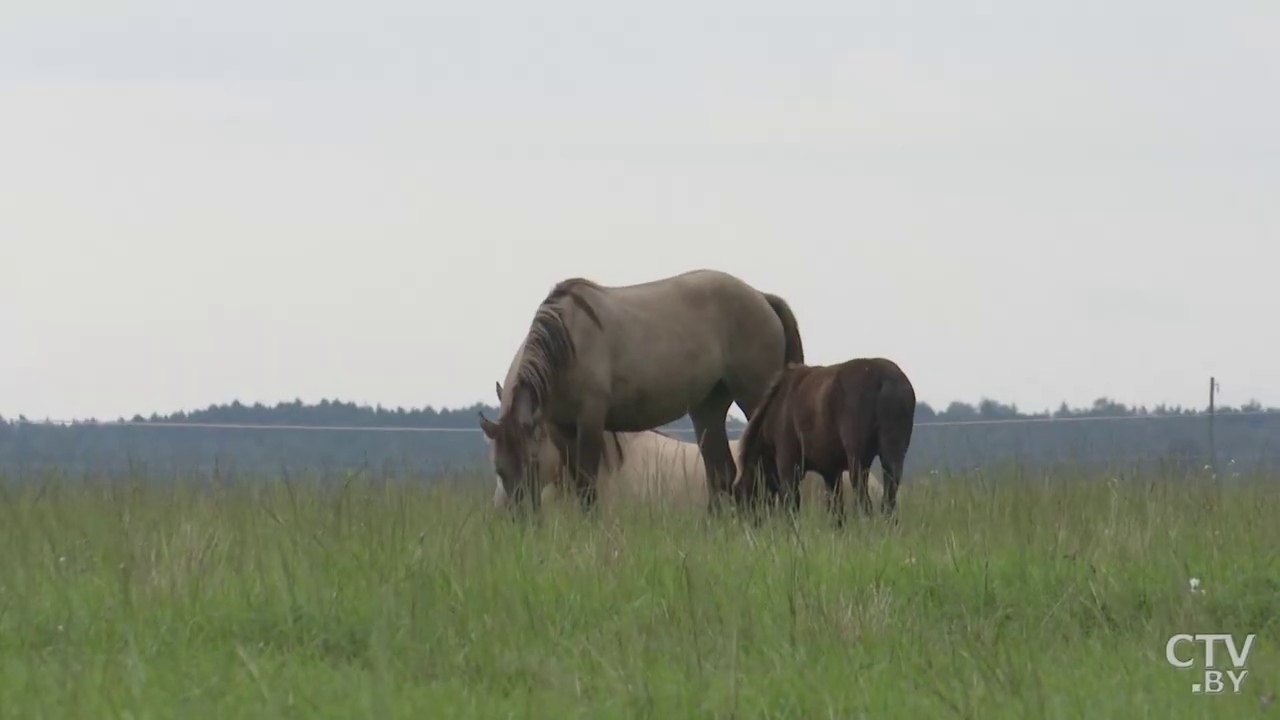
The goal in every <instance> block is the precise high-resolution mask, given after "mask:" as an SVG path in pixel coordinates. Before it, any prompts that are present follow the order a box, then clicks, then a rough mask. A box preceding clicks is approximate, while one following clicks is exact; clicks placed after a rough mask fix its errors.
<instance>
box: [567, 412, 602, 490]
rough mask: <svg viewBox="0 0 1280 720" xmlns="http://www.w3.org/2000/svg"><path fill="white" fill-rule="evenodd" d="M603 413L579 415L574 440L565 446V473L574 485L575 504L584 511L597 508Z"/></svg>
mask: <svg viewBox="0 0 1280 720" xmlns="http://www.w3.org/2000/svg"><path fill="white" fill-rule="evenodd" d="M603 439H604V413H582V414H580V415H579V416H578V426H577V433H576V437H574V438H573V439H572V441H571V442H569V443H568V447H567V448H566V449H567V450H568V452H567V453H566V455H567V456H568V458H567V462H566V466H567V467H566V471H567V472H568V475H569V478H570V479H571V481H572V482H573V487H574V490H575V491H576V492H577V495H578V502H579V503H580V504H581V505H582V509H583V510H584V511H589V510H591V509H593V508H595V506H596V501H597V499H598V498H599V490H598V488H597V485H598V480H599V477H600V454H601V453H602V452H604V447H603V446H602V444H601V442H602V440H603Z"/></svg>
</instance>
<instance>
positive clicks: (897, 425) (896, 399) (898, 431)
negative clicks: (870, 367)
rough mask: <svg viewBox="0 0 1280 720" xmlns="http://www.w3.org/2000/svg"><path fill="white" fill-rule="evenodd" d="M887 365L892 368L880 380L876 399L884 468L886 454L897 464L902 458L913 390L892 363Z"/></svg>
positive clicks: (913, 413)
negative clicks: (894, 458) (895, 460)
mask: <svg viewBox="0 0 1280 720" xmlns="http://www.w3.org/2000/svg"><path fill="white" fill-rule="evenodd" d="M890 365H891V366H892V367H890V368H887V369H886V370H887V371H886V372H885V373H884V375H883V376H882V377H881V379H880V392H879V394H878V396H877V397H876V419H877V420H878V422H877V425H879V428H880V438H879V440H880V453H881V457H880V464H881V465H884V460H885V458H884V456H885V455H886V454H887V455H889V456H890V457H895V456H896V459H897V461H898V462H899V463H900V462H901V461H902V458H904V457H905V456H906V454H907V447H908V446H909V445H910V444H911V431H912V430H913V429H914V428H915V420H916V418H915V416H916V391H915V388H914V387H912V385H911V381H910V380H908V379H907V376H906V373H904V372H902V369H901V368H899V367H898V366H897V365H896V364H894V363H890ZM899 470H900V468H899Z"/></svg>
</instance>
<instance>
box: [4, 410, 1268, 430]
mask: <svg viewBox="0 0 1280 720" xmlns="http://www.w3.org/2000/svg"><path fill="white" fill-rule="evenodd" d="M1260 416H1272V417H1280V412H1277V411H1271V410H1247V411H1238V412H1228V413H1218V414H1217V415H1216V419H1217V420H1219V421H1222V420H1228V419H1231V418H1236V417H1260ZM1206 417H1207V415H1205V414H1204V413H1188V414H1176V415H1175V414H1168V415H1083V416H1081V415H1076V416H1068V417H1024V418H990V419H981V420H932V421H926V422H918V423H916V424H915V427H917V428H921V427H959V426H966V425H1033V424H1038V423H1049V424H1053V423H1081V422H1108V421H1125V420H1129V421H1138V420H1193V419H1194V420H1204V419H1205V418H1206ZM12 422H16V423H17V424H19V425H35V426H54V425H57V426H64V427H71V426H75V427H153V428H206V429H221V430H296V431H304V432H313V431H332V432H402V433H403V432H409V433H474V432H479V431H480V428H478V427H408V426H406V427H397V426H393V425H298V424H274V423H216V422H186V421H170V420H157V421H150V420H110V421H105V422H100V421H97V420H51V419H48V420H43V421H35V420H26V419H20V420H16V421H12ZM729 430H730V431H736V432H741V431H742V428H741V427H734V428H729ZM663 432H671V433H692V432H693V428H663Z"/></svg>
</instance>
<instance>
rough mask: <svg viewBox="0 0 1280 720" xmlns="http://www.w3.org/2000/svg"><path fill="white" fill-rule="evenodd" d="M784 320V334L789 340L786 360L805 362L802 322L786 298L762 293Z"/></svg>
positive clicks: (780, 318) (789, 361)
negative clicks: (801, 331) (798, 319)
mask: <svg viewBox="0 0 1280 720" xmlns="http://www.w3.org/2000/svg"><path fill="white" fill-rule="evenodd" d="M760 294H761V295H764V299H765V300H767V301H768V302H769V307H771V308H773V311H774V312H775V313H777V315H778V319H779V320H781V321H782V335H783V337H785V338H786V341H787V351H786V362H787V363H799V364H801V365H803V364H804V343H803V342H802V341H801V340H800V324H799V323H797V322H796V315H795V313H793V312H791V306H790V305H788V304H787V301H786V300H783V299H782V298H780V297H778V296H777V295H773V294H770V293H760Z"/></svg>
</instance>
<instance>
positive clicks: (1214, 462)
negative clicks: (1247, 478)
mask: <svg viewBox="0 0 1280 720" xmlns="http://www.w3.org/2000/svg"><path fill="white" fill-rule="evenodd" d="M1217 390H1218V381H1217V379H1216V378H1214V377H1212V376H1210V378H1209V469H1210V470H1211V471H1212V472H1213V473H1214V474H1215V475H1217V473H1218V452H1217V448H1216V447H1215V445H1214V441H1213V419H1214V412H1213V401H1214V394H1215V393H1216V392H1217Z"/></svg>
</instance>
